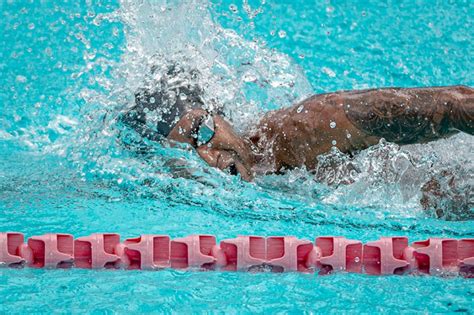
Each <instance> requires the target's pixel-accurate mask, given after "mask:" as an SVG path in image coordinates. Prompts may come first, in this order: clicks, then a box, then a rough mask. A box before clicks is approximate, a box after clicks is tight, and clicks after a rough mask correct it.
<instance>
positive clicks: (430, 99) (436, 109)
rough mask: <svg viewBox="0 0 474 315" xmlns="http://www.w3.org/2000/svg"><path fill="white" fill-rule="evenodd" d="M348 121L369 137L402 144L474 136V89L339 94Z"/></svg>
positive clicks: (439, 88) (459, 87) (414, 89)
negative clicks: (463, 135)
mask: <svg viewBox="0 0 474 315" xmlns="http://www.w3.org/2000/svg"><path fill="white" fill-rule="evenodd" d="M338 94H339V95H338V101H339V102H342V104H343V106H344V111H345V114H346V117H347V118H348V119H349V121H350V122H351V123H352V124H353V125H355V126H356V127H357V128H358V129H359V130H361V131H363V132H364V133H365V134H367V135H368V136H375V137H380V138H385V139H386V140H388V141H392V142H395V143H399V144H410V143H420V142H428V141H432V140H436V139H439V138H442V137H446V136H449V135H452V134H455V133H457V131H463V132H466V133H469V134H473V132H474V122H473V117H474V89H472V88H470V87H465V86H453V87H437V88H407V89H403V88H387V89H378V90H366V91H355V92H340V93H338Z"/></svg>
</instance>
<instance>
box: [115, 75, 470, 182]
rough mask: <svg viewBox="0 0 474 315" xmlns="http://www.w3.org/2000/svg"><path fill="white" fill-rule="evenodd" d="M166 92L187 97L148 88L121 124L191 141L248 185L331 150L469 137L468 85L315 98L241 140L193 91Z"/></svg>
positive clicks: (155, 136)
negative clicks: (458, 134)
mask: <svg viewBox="0 0 474 315" xmlns="http://www.w3.org/2000/svg"><path fill="white" fill-rule="evenodd" d="M173 89H174V90H173ZM171 90H173V91H174V94H175V95H181V96H183V95H184V97H174V98H172V99H171V100H170V99H169V95H167V96H166V97H165V96H164V94H163V92H156V91H154V90H153V89H152V88H150V89H144V90H142V91H139V92H137V94H136V95H135V106H134V107H133V108H132V109H131V110H129V111H127V113H126V114H125V115H124V122H125V123H126V124H128V125H129V126H131V127H132V128H133V129H135V130H136V131H137V132H138V133H139V134H140V135H141V136H142V137H145V138H148V139H150V140H154V141H160V140H161V139H167V140H168V141H170V142H172V143H173V142H174V143H176V142H178V143H185V144H189V145H190V146H192V147H193V148H195V150H196V152H197V153H198V154H199V156H200V157H201V158H202V159H203V160H204V161H206V162H207V163H208V164H209V165H210V166H211V167H216V168H219V169H221V170H224V171H227V172H229V173H230V174H232V175H238V174H240V176H241V177H242V179H244V180H246V181H251V180H252V179H253V178H254V177H255V176H256V175H258V174H267V173H282V172H284V171H285V170H288V169H292V168H297V167H303V166H304V167H306V168H307V169H309V170H311V169H315V168H316V166H317V159H316V157H317V156H318V155H320V154H323V153H326V152H328V151H329V150H330V149H331V148H332V147H336V148H337V149H339V150H340V151H341V152H343V153H348V154H351V155H352V154H355V153H356V152H357V151H360V150H363V149H366V148H368V147H370V146H373V145H376V144H378V143H379V141H380V140H381V139H382V138H384V139H385V140H387V141H390V142H394V143H397V144H400V145H404V144H414V143H425V142H429V141H434V140H437V139H440V138H446V137H449V136H451V135H454V134H456V133H458V132H465V133H467V134H470V135H472V134H473V133H474V121H473V117H474V89H473V88H471V87H467V86H447V87H429V88H380V89H369V90H360V91H340V92H333V93H326V94H319V95H314V96H311V97H309V98H307V99H306V100H303V101H302V102H300V103H298V104H295V105H294V106H292V107H289V108H284V109H280V110H275V111H270V112H268V113H266V114H265V115H264V116H263V117H262V118H261V119H260V121H259V122H258V124H257V125H255V126H253V128H250V130H249V131H248V132H247V133H246V134H242V135H239V134H238V133H237V132H235V131H234V129H233V127H232V125H231V123H230V122H229V121H228V120H226V118H225V117H224V116H223V115H222V113H221V112H219V111H216V110H209V109H206V107H205V104H204V102H203V101H202V100H201V98H200V91H199V89H198V88H193V87H190V86H188V85H181V86H179V84H178V86H177V87H175V88H171ZM165 103H166V106H165V105H164V104H165ZM163 108H165V110H163ZM156 112H160V113H159V115H158V116H160V119H158V120H157V119H156V117H157V115H156ZM153 117H154V118H153Z"/></svg>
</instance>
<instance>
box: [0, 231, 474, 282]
mask: <svg viewBox="0 0 474 315" xmlns="http://www.w3.org/2000/svg"><path fill="white" fill-rule="evenodd" d="M0 265H1V266H6V267H25V266H26V267H32V268H72V267H75V268H86V269H103V268H106V269H142V270H154V269H165V268H175V269H188V268H191V269H198V270H199V269H200V270H223V271H273V272H317V273H319V274H329V273H333V272H355V273H366V274H370V275H390V274H400V275H401V274H431V275H461V276H463V277H468V278H473V277H474V239H472V238H471V239H469V238H466V239H450V238H430V239H428V240H424V241H416V242H413V243H411V244H409V243H408V238H407V237H381V238H380V239H379V240H377V241H372V242H367V243H365V244H363V243H362V242H361V241H357V240H350V239H346V238H345V237H338V236H323V237H317V238H316V239H315V241H314V242H311V241H309V240H305V239H298V238H296V237H293V236H270V237H262V236H238V237H236V238H233V239H225V240H222V241H221V242H220V243H219V244H218V243H217V241H216V237H215V236H213V235H190V236H186V237H182V238H175V239H171V238H170V237H169V236H168V235H141V236H138V237H135V238H129V239H126V240H124V241H123V242H121V240H120V235H119V234H116V233H102V234H92V235H90V236H84V237H79V238H77V239H74V237H73V236H72V235H70V234H45V235H40V236H32V237H30V238H28V239H27V241H26V242H25V237H24V235H23V234H22V233H18V232H4V233H0Z"/></svg>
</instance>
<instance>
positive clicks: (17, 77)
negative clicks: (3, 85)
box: [16, 75, 28, 83]
mask: <svg viewBox="0 0 474 315" xmlns="http://www.w3.org/2000/svg"><path fill="white" fill-rule="evenodd" d="M27 80H28V79H27V78H26V77H25V76H24V75H17V76H16V82H21V83H25V82H26V81H27Z"/></svg>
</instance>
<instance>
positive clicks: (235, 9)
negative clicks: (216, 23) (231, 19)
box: [229, 4, 238, 13]
mask: <svg viewBox="0 0 474 315" xmlns="http://www.w3.org/2000/svg"><path fill="white" fill-rule="evenodd" d="M229 10H231V11H232V12H233V13H237V12H238V10H237V6H236V5H235V4H231V5H229Z"/></svg>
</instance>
